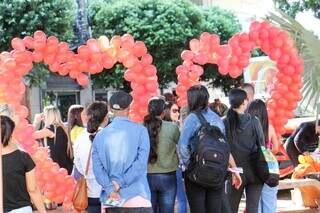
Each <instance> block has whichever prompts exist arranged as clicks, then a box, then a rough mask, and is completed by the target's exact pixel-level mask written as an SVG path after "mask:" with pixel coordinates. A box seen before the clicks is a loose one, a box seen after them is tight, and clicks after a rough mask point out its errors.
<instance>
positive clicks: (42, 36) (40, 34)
mask: <svg viewBox="0 0 320 213" xmlns="http://www.w3.org/2000/svg"><path fill="white" fill-rule="evenodd" d="M33 37H34V39H35V40H38V41H44V42H45V41H46V39H47V36H46V34H45V33H44V32H42V31H40V30H38V31H36V32H35V33H34V34H33Z"/></svg>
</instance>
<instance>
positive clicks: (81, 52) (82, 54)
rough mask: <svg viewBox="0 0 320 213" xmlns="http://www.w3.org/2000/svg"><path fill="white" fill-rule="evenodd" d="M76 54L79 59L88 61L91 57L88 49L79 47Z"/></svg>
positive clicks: (83, 46)
mask: <svg viewBox="0 0 320 213" xmlns="http://www.w3.org/2000/svg"><path fill="white" fill-rule="evenodd" d="M78 54H79V57H80V58H81V59H88V58H89V57H90V55H91V51H90V49H89V47H87V46H85V45H81V46H80V47H78Z"/></svg>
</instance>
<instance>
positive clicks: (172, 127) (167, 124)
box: [162, 121, 179, 130]
mask: <svg viewBox="0 0 320 213" xmlns="http://www.w3.org/2000/svg"><path fill="white" fill-rule="evenodd" d="M162 128H165V129H170V130H176V129H179V126H178V124H177V123H175V122H172V121H162Z"/></svg>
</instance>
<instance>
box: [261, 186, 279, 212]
mask: <svg viewBox="0 0 320 213" xmlns="http://www.w3.org/2000/svg"><path fill="white" fill-rule="evenodd" d="M277 193H278V188H277V187H270V186H268V185H267V184H264V185H263V188H262V192H261V198H260V202H259V211H258V212H259V213H273V212H276V211H277Z"/></svg>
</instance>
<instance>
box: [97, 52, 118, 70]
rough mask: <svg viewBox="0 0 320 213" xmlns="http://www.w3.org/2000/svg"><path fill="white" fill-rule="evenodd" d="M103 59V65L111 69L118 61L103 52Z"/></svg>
mask: <svg viewBox="0 0 320 213" xmlns="http://www.w3.org/2000/svg"><path fill="white" fill-rule="evenodd" d="M101 61H102V66H103V67H104V68H105V69H111V68H112V67H113V66H114V64H115V63H116V61H115V60H114V59H112V58H110V57H109V56H108V55H107V54H103V55H102V57H101Z"/></svg>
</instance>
